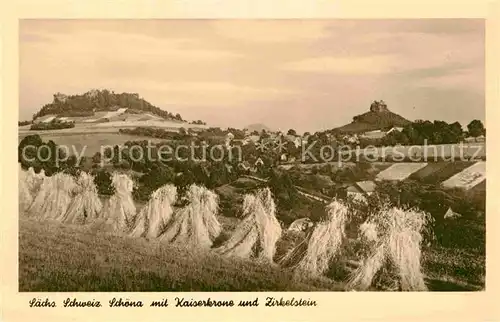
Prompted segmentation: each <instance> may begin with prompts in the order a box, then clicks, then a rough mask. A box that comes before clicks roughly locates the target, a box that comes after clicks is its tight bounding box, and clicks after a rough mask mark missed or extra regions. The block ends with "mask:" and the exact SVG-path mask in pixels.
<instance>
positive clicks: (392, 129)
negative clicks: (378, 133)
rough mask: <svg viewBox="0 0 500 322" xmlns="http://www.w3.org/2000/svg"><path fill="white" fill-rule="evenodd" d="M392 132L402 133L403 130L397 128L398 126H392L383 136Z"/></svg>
mask: <svg viewBox="0 0 500 322" xmlns="http://www.w3.org/2000/svg"><path fill="white" fill-rule="evenodd" d="M394 131H398V132H402V131H403V128H402V127H399V126H394V127H392V128H391V129H390V130H389V131H387V132H385V134H386V135H387V134H389V133H392V132H394Z"/></svg>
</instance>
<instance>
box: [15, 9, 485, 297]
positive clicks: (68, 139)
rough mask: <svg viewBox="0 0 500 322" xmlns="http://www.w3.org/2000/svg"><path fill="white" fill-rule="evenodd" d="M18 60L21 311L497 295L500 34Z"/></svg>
mask: <svg viewBox="0 0 500 322" xmlns="http://www.w3.org/2000/svg"><path fill="white" fill-rule="evenodd" d="M18 47H19V108H18V127H17V136H18V141H17V142H16V144H17V158H18V160H17V162H18V168H17V169H15V170H13V171H12V172H15V171H17V172H18V174H17V178H18V179H17V180H18V190H19V191H18V196H19V197H18V207H19V217H18V222H19V231H18V281H17V282H18V291H19V292H264V291H265V292H325V291H328V292H342V291H347V292H350V291H357V292H362V291H368V292H371V291H376V292H382V291H384V292H405V291H410V292H416V291H421V292H442V291H447V292H450V291H455V292H457V291H459V292H477V291H484V290H485V287H486V282H485V276H486V128H487V125H490V123H487V122H486V117H485V115H486V113H485V20H484V19H444V18H443V19H334V18H332V19H283V20H280V19H261V20H257V19H231V20H229V19H182V20H179V19H141V20H138V19H121V20H118V19H116V20H114V19H20V20H19V38H18ZM313 295H314V294H313ZM32 297H34V298H35V296H32ZM308 298H311V299H310V300H308ZM42 299H44V297H43V298H42ZM34 300H36V299H34ZM225 300H229V298H225ZM225 300H224V301H225ZM40 301H41V300H40ZM117 301H121V299H118V300H117ZM209 301H210V300H209ZM213 301H215V300H213ZM224 301H221V302H220V303H219V302H214V303H215V304H213V305H216V306H224V305H225V302H224ZM266 301H271V302H270V303H271V304H275V305H278V306H279V305H282V306H287V305H289V306H310V305H315V304H314V303H313V302H314V299H313V296H312V295H307V296H305V297H303V298H300V299H299V298H297V297H295V298H290V299H287V301H289V302H287V303H281V302H280V301H282V300H280V299H279V297H278V298H276V299H275V298H271V299H269V298H267V300H266ZM272 301H276V303H274V302H272ZM35 302H36V301H35ZM129 304H130V305H132V306H133V305H134V303H133V302H132V303H129ZM226 304H227V303H226ZM247 304H248V306H251V305H252V303H251V302H249V303H247ZM33 305H34V306H37V305H43V303H42V302H41V303H34V304H33ZM117 305H125V304H123V303H121V302H120V303H117ZM190 305H192V304H190V303H189V299H188V298H187V297H186V306H190Z"/></svg>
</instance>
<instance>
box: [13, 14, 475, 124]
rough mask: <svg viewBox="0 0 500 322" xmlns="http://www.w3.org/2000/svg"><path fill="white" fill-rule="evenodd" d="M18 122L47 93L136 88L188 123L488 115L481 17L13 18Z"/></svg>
mask: <svg viewBox="0 0 500 322" xmlns="http://www.w3.org/2000/svg"><path fill="white" fill-rule="evenodd" d="M19 41H20V42H19V64H20V66H19V68H20V69H19V86H20V87H19V89H20V92H19V95H20V97H19V103H20V104H19V118H20V119H21V120H25V119H31V116H32V114H33V113H35V112H36V111H38V110H39V109H40V108H41V107H42V106H43V105H44V104H47V103H50V102H51V101H52V98H53V94H54V93H56V92H61V93H64V94H83V93H85V92H87V91H89V90H91V89H104V88H107V89H109V90H114V91H115V92H120V93H121V92H131V93H139V95H140V96H141V97H143V98H144V99H145V100H147V101H149V102H150V103H152V104H153V105H155V106H158V107H160V108H162V109H165V110H167V111H170V112H173V113H174V114H175V113H180V114H181V115H182V117H183V118H185V119H188V120H197V119H202V120H204V121H206V122H207V123H208V124H209V125H213V126H221V127H228V126H231V127H238V128H242V127H245V126H246V125H249V124H253V123H263V124H265V125H267V126H268V127H270V128H272V129H280V130H284V131H286V130H287V129H289V128H293V129H295V130H297V131H299V132H303V131H317V130H324V129H329V128H333V127H337V126H341V125H344V124H346V123H349V122H351V121H352V117H353V116H355V115H357V114H361V113H364V112H367V111H368V110H369V106H370V103H371V102H372V101H373V100H380V99H383V100H384V101H385V102H386V104H387V106H388V108H389V109H390V110H391V111H392V112H395V113H397V114H400V115H401V116H403V117H406V118H407V119H409V120H416V119H428V120H444V121H447V122H455V121H459V122H460V123H461V124H462V125H463V126H464V127H465V126H466V125H467V124H468V123H469V122H470V121H471V120H473V119H480V120H482V121H483V122H484V121H485V98H484V83H485V82H484V20H481V19H408V20H344V19H332V20H21V21H20V25H19Z"/></svg>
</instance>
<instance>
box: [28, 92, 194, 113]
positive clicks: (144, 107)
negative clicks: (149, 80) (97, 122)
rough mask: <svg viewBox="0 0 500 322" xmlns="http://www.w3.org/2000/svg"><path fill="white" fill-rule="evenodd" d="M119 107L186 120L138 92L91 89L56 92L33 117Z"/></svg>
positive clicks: (98, 110) (130, 110)
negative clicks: (70, 93)
mask: <svg viewBox="0 0 500 322" xmlns="http://www.w3.org/2000/svg"><path fill="white" fill-rule="evenodd" d="M119 108H127V109H128V112H131V113H133V112H134V111H135V112H136V113H151V114H153V115H157V116H159V117H162V118H164V119H167V120H177V121H184V120H183V118H182V117H181V115H180V114H178V113H177V114H174V113H172V112H169V111H165V110H163V109H161V108H159V107H157V106H154V105H153V104H151V103H149V102H148V101H146V100H145V99H143V98H141V97H140V96H139V94H137V93H120V94H118V93H115V92H114V91H109V90H107V89H104V90H91V91H88V92H87V93H84V94H81V95H65V94H62V93H56V94H54V99H53V101H52V102H51V103H49V104H45V105H44V106H43V107H42V108H41V109H40V111H38V112H37V113H35V114H34V115H33V119H36V118H39V117H43V116H46V115H56V116H58V117H87V116H93V115H94V113H95V112H102V111H114V110H117V109H119Z"/></svg>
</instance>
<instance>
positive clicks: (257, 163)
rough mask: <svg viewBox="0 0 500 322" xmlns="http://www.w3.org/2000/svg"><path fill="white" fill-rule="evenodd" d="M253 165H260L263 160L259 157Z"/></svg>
mask: <svg viewBox="0 0 500 322" xmlns="http://www.w3.org/2000/svg"><path fill="white" fill-rule="evenodd" d="M254 165H255V166H256V167H260V166H262V165H264V161H262V159H261V158H258V159H257V161H255V163H254Z"/></svg>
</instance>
